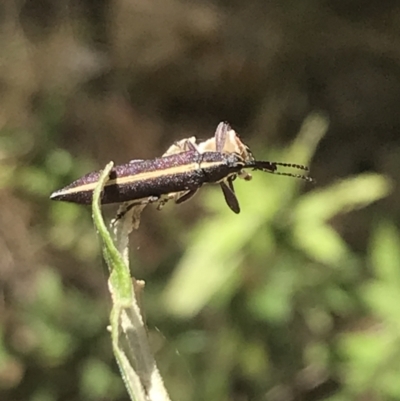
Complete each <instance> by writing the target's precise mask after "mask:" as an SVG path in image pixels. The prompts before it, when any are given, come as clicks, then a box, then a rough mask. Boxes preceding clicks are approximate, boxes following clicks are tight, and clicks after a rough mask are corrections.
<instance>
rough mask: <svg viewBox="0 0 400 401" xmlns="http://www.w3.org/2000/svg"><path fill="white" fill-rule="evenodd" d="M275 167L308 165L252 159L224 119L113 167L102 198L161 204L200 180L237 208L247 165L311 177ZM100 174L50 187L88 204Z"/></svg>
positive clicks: (57, 195) (182, 196)
mask: <svg viewBox="0 0 400 401" xmlns="http://www.w3.org/2000/svg"><path fill="white" fill-rule="evenodd" d="M279 166H283V167H291V168H297V169H300V170H308V168H307V167H305V166H302V165H298V164H292V163H280V162H270V161H260V160H256V159H255V158H254V156H253V155H252V153H251V151H250V149H249V148H248V147H247V146H246V145H244V144H243V143H242V142H241V141H240V139H239V137H238V136H237V135H236V133H235V131H234V130H232V129H231V127H230V126H229V124H227V123H225V122H222V123H220V124H219V125H218V127H217V129H216V132H215V135H214V137H213V138H211V139H208V140H206V141H204V142H200V143H198V144H196V139H195V138H194V137H192V138H186V139H183V140H181V141H179V142H176V143H175V144H173V145H172V146H171V147H170V148H169V149H168V150H167V151H166V152H165V153H164V155H163V156H162V157H160V158H155V159H151V160H132V161H130V162H129V163H127V164H122V165H118V166H115V167H114V168H113V170H112V171H111V173H110V177H109V181H108V182H107V183H106V185H105V187H104V190H103V193H102V197H101V203H102V204H107V203H126V202H129V203H127V204H126V205H128V206H125V209H126V210H128V209H129V208H130V207H132V206H134V205H146V204H149V203H158V204H159V205H160V206H162V205H163V204H164V203H165V202H167V201H168V200H170V199H175V202H176V203H182V202H184V201H186V200H188V199H190V198H191V197H192V196H193V195H194V194H195V193H196V192H197V190H198V189H199V188H200V187H201V186H202V185H203V184H219V185H220V186H221V188H222V192H223V194H224V197H225V200H226V203H227V204H228V206H229V207H230V208H231V210H232V211H233V212H235V213H239V212H240V207H239V203H238V200H237V198H236V195H235V192H234V188H233V181H234V180H235V179H236V178H237V177H240V178H243V179H245V180H249V179H251V175H250V174H249V173H248V172H247V171H245V169H253V170H260V171H264V172H268V173H272V174H279V175H286V176H290V177H295V178H300V179H303V180H306V181H313V180H312V178H310V177H308V176H305V175H299V174H291V173H285V172H280V171H277V170H278V167H279ZM99 175H100V173H99V172H91V173H89V174H86V175H85V176H83V177H81V178H79V179H78V180H76V181H74V182H73V183H71V184H70V185H67V186H66V187H64V188H62V189H60V190H58V191H56V192H54V193H53V194H52V195H51V196H50V198H51V199H52V200H60V201H66V202H74V203H80V204H90V203H91V201H92V195H93V191H94V188H95V187H96V185H97V181H98V179H99ZM126 210H125V211H126Z"/></svg>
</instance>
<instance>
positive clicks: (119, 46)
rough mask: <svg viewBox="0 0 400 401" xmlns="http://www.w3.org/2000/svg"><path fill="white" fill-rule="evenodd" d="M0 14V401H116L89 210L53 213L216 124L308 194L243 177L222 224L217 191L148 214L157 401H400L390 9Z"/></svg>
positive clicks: (345, 2) (31, 0)
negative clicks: (109, 170) (305, 173)
mask: <svg viewBox="0 0 400 401" xmlns="http://www.w3.org/2000/svg"><path fill="white" fill-rule="evenodd" d="M0 16H1V18H0V91H1V96H0V105H1V107H0V160H1V169H0V188H1V190H0V199H1V205H2V207H1V208H0V400H5V401H19V400H20V401H25V400H31V401H53V400H68V401H78V400H93V401H97V400H127V399H128V398H127V394H126V392H125V389H124V387H123V384H122V381H121V378H120V377H119V374H118V369H117V367H116V364H115V361H114V359H113V356H112V352H111V343H110V335H109V333H108V332H107V331H106V326H107V324H108V317H109V311H110V307H111V303H110V301H109V298H108V297H109V295H108V293H107V287H106V280H107V278H106V276H107V275H106V272H105V267H104V265H103V262H102V259H101V255H100V252H99V246H98V242H97V238H96V235H95V230H94V228H93V225H92V222H91V218H90V210H89V208H86V207H79V206H76V205H70V204H63V203H57V202H50V201H49V199H48V196H49V194H50V193H51V192H52V191H54V190H55V189H58V188H60V187H62V186H63V185H66V184H68V183H69V182H71V181H72V180H74V179H76V178H77V177H79V176H80V175H82V174H84V173H86V172H88V171H91V170H94V169H97V168H101V167H102V166H104V165H105V164H106V163H107V162H108V161H109V160H113V161H115V162H116V163H123V162H126V161H128V160H131V159H134V158H152V157H155V156H158V155H160V154H162V153H163V152H164V151H165V149H166V148H167V147H168V146H169V145H170V144H171V143H172V142H173V141H174V140H177V139H181V138H183V137H188V136H192V135H196V136H198V137H200V138H208V137H210V136H211V135H212V134H213V132H214V130H215V127H216V125H217V124H218V122H219V121H221V120H227V121H229V122H230V123H231V124H232V125H233V127H234V128H235V129H236V130H237V131H238V133H239V135H241V137H242V138H243V140H244V142H246V143H248V144H249V146H250V148H251V149H253V151H254V153H255V155H256V156H257V157H258V158H260V159H271V160H282V161H289V162H294V163H303V162H304V163H309V164H310V166H311V170H312V175H313V176H314V177H315V178H316V179H317V185H316V186H309V185H303V183H301V182H298V181H296V180H291V179H288V178H285V177H277V176H272V175H266V174H262V173H254V178H253V180H252V181H251V182H250V183H246V182H238V183H237V184H236V187H237V193H238V198H239V201H240V204H241V209H242V212H241V214H240V215H238V216H236V215H234V214H233V213H232V212H231V211H230V210H229V209H228V208H227V207H226V205H225V203H224V200H223V199H222V195H221V193H220V190H219V188H214V187H211V186H210V187H207V188H203V189H202V190H201V191H200V194H199V195H197V196H196V197H195V199H194V200H193V201H190V202H188V203H187V204H183V205H180V206H179V207H178V206H174V205H172V204H168V205H167V206H166V207H165V208H164V209H163V211H162V212H158V211H157V210H154V208H150V207H149V208H148V209H146V211H145V212H144V214H143V216H142V222H141V227H140V229H139V230H138V231H137V232H135V233H133V234H132V235H131V237H132V238H131V250H132V255H131V259H132V260H133V263H132V265H133V266H135V272H134V275H135V276H136V277H137V278H141V279H144V280H145V281H146V288H145V292H144V300H143V303H144V310H145V311H146V315H147V316H146V317H147V323H148V326H149V336H150V339H151V341H152V344H153V347H154V350H155V352H156V357H157V361H158V364H159V367H160V370H161V373H162V375H163V377H164V379H165V382H166V386H167V388H168V390H169V391H170V394H171V397H172V399H174V400H178V399H185V400H219V401H221V400H237V401H239V400H240V401H242V400H268V401H292V400H293V401H303V400H305V401H314V400H328V399H329V400H331V401H347V400H363V401H364V400H368V401H381V400H400V380H399V377H400V362H399V361H400V358H399V356H400V355H399V354H400V334H399V333H400V315H399V313H398V312H397V305H398V304H397V301H398V300H399V296H400V295H399V294H400V251H399V249H400V233H399V229H398V226H399V220H400V207H399V202H398V199H399V196H400V192H399V185H398V182H399V180H400V142H399V135H398V132H399V129H400V118H399V116H400V114H399V113H398V106H399V104H400V51H399V49H400V31H399V26H400V24H399V22H400V4H399V3H398V2H396V1H394V0H386V1H385V2H379V1H377V0H336V1H334V0H299V1H297V2H293V1H274V0H267V1H265V0H251V1H249V2H240V1H230V2H228V1H222V0H219V1H218V0H214V1H208V2H203V1H190V2H189V1H187V2H184V1H179V0H163V1H157V0H154V1H151V2H144V1H133V0H116V1H114V2H111V1H107V0H103V1H93V0H84V1H80V2H78V1H73V0H66V1H55V0H53V1H50V0H24V1H18V0H8V1H5V2H2V3H1V5H0ZM328 123H329V126H328ZM325 131H326V133H325V136H322V135H323V133H324V132H325ZM308 161H309V162H308ZM105 211H106V214H108V215H109V216H112V215H113V213H114V211H115V209H114V208H113V207H107V208H105Z"/></svg>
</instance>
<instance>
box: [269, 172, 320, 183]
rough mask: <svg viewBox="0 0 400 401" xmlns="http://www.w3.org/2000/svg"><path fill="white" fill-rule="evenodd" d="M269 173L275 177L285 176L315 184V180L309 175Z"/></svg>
mask: <svg viewBox="0 0 400 401" xmlns="http://www.w3.org/2000/svg"><path fill="white" fill-rule="evenodd" d="M267 172H268V173H271V174H275V175H285V176H286V177H292V178H298V179H300V180H304V181H307V182H315V180H314V178H311V177H308V176H307V175H301V174H292V173H282V172H281V171H267Z"/></svg>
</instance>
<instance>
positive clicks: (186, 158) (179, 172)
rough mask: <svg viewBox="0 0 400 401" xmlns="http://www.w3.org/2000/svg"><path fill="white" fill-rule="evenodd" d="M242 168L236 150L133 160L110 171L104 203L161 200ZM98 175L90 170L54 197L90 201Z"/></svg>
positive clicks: (102, 200) (191, 152)
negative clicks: (228, 152)
mask: <svg viewBox="0 0 400 401" xmlns="http://www.w3.org/2000/svg"><path fill="white" fill-rule="evenodd" d="M242 167H243V161H242V159H241V158H240V156H238V155H236V154H234V153H233V154H224V153H219V152H204V153H199V152H198V151H197V150H190V151H187V152H182V153H178V154H173V155H170V156H166V157H161V158H157V159H154V160H133V161H131V162H130V163H128V164H123V165H120V166H116V167H115V168H114V169H113V170H112V171H111V173H110V179H109V181H108V182H107V183H106V185H105V188H104V191H103V194H102V198H101V203H103V204H106V203H122V202H127V201H132V200H137V199H146V198H149V197H150V198H156V199H159V198H161V197H162V196H164V195H168V194H170V193H176V192H184V193H187V192H191V191H197V189H198V188H200V187H201V186H202V185H203V184H205V183H209V182H217V181H219V180H221V179H223V178H225V177H226V176H228V175H230V174H234V173H236V172H238V171H239V170H240V169H241V168H242ZM99 175H100V173H99V172H93V173H89V174H87V175H85V176H83V177H82V178H80V179H78V180H76V181H74V182H73V183H72V184H70V185H68V186H66V187H65V188H63V189H60V190H59V191H56V192H54V193H53V194H52V195H51V199H53V200H61V201H66V202H75V203H80V204H90V203H91V201H92V195H93V191H94V188H95V187H96V185H97V181H98V179H99Z"/></svg>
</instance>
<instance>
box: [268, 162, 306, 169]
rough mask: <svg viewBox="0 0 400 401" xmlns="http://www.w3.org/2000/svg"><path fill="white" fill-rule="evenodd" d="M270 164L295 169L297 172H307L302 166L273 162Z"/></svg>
mask: <svg viewBox="0 0 400 401" xmlns="http://www.w3.org/2000/svg"><path fill="white" fill-rule="evenodd" d="M272 164H275V166H282V167H290V168H297V169H299V170H304V171H308V170H309V169H308V167H307V166H303V165H302V164H294V163H280V162H273V163H272Z"/></svg>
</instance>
